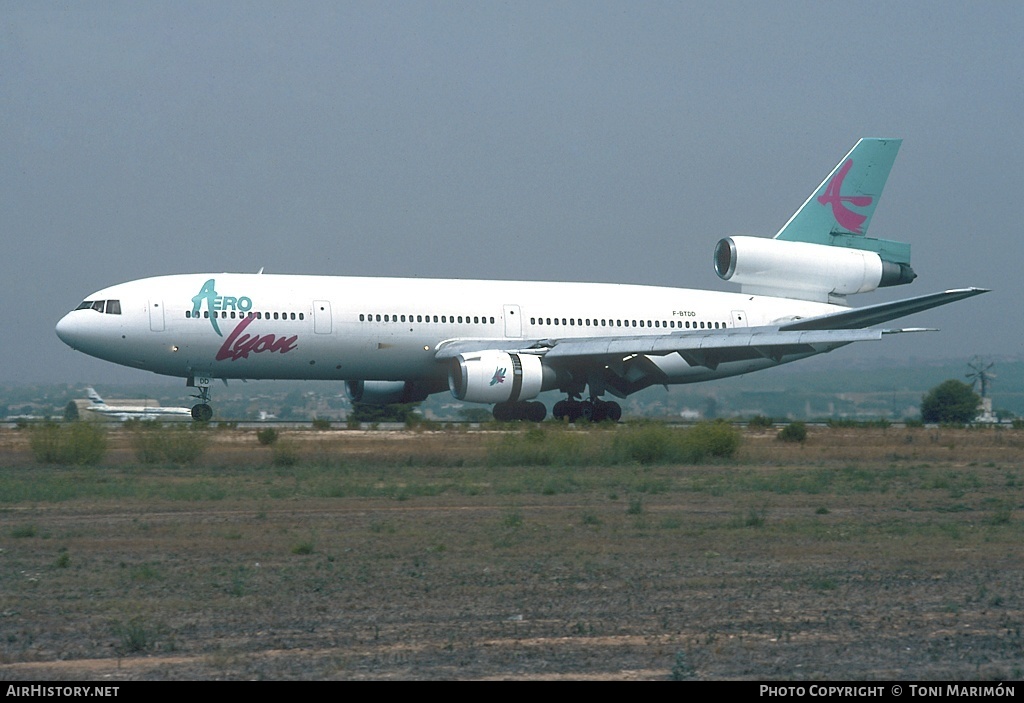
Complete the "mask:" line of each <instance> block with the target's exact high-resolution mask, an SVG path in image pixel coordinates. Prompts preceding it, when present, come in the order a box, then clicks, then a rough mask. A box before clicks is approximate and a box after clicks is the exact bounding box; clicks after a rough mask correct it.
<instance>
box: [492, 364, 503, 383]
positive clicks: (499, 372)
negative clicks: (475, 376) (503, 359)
mask: <svg viewBox="0 0 1024 703" xmlns="http://www.w3.org/2000/svg"><path fill="white" fill-rule="evenodd" d="M504 382H505V369H503V368H496V369H494V376H492V377H491V383H490V385H492V386H494V385H497V384H499V383H504Z"/></svg>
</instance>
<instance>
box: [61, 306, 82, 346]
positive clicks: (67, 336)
mask: <svg viewBox="0 0 1024 703" xmlns="http://www.w3.org/2000/svg"><path fill="white" fill-rule="evenodd" d="M78 317H79V318H80V317H81V316H78ZM56 330H57V336H58V337H60V341H62V342H64V343H65V344H67V345H68V346H69V347H71V348H72V349H78V345H79V343H80V342H81V337H82V325H81V320H80V319H76V316H75V313H74V312H69V313H68V314H67V315H65V316H64V317H62V318H60V321H59V322H57V328H56Z"/></svg>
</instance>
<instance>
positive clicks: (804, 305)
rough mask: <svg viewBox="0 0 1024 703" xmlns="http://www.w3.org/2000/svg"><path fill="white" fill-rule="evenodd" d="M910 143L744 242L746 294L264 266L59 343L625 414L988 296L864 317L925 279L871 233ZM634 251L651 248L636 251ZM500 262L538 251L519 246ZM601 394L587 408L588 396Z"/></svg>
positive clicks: (520, 412)
mask: <svg viewBox="0 0 1024 703" xmlns="http://www.w3.org/2000/svg"><path fill="white" fill-rule="evenodd" d="M900 144H901V140H899V139H861V140H860V141H859V142H857V144H856V145H855V146H854V147H853V149H852V150H851V151H850V152H849V153H848V154H847V155H846V156H844V157H843V159H842V160H841V161H840V162H839V164H837V165H836V167H835V168H834V169H833V170H832V172H831V173H830V174H829V175H828V177H826V178H825V180H824V181H823V182H822V183H821V185H819V186H818V188H817V189H816V190H815V191H814V192H813V193H811V196H810V197H809V198H807V200H806V201H805V202H804V204H803V205H802V206H801V207H800V209H799V210H797V212H796V214H794V215H793V217H791V218H790V220H789V221H788V222H787V223H786V224H785V225H784V226H783V227H782V229H781V230H780V231H779V232H778V234H776V235H775V237H774V238H772V239H766V238H761V237H745V236H743V237H741V236H736V237H728V238H725V239H722V240H721V241H719V242H718V245H717V246H716V247H715V252H714V265H715V271H716V272H717V273H718V276H719V277H720V278H722V279H723V280H727V281H731V282H733V283H738V284H740V290H741V292H740V293H723V292H718V291H707V290H691V289H683V288H662V287H653V286H640V285H615V284H607V283H551V282H522V281H480V280H461V279H446V280H437V279H433V280H432V279H420V278H362V277H361V278H356V277H337V276H277V275H261V274H228V273H223V274H213V273H204V274H182V275H173V276H160V277H156V278H145V279H141V280H137V281H131V282H128V283H122V284H119V285H115V286H112V287H110V288H105V289H103V290H100V291H97V292H96V293H93V294H92V295H90V296H88V297H87V298H86V299H85V301H83V302H82V303H81V304H80V305H79V306H78V307H77V308H76V309H75V310H72V311H71V312H69V313H68V314H66V315H65V316H64V317H63V318H62V319H61V320H60V322H58V323H57V336H59V337H60V338H61V339H62V340H63V341H64V342H65V343H66V344H68V345H69V346H71V347H72V348H74V349H77V350H79V351H82V352H85V353H86V354H89V355H91V356H95V357H98V358H100V359H106V360H107V361H112V362H114V363H118V364H123V365H125V366H131V367H134V368H139V369H146V370H149V371H154V372H156V373H160V374H166V375H169V376H181V377H184V378H185V379H187V381H186V383H187V385H188V386H190V387H198V388H199V394H198V395H197V396H196V397H197V398H198V399H199V403H198V404H196V405H195V406H194V407H193V408H192V410H191V413H192V417H194V418H197V419H203V420H207V419H209V418H210V417H212V415H213V409H212V408H211V407H210V405H209V398H210V393H209V390H210V383H211V382H212V381H213V380H214V379H218V378H219V379H225V380H226V379H229V378H240V379H250V378H252V379H258V378H267V379H325V380H343V381H345V386H346V390H347V391H348V394H349V397H351V398H352V399H353V400H355V401H360V402H363V403H378V404H386V403H400V402H410V401H416V400H423V399H424V398H426V397H427V396H428V395H429V394H431V393H438V392H441V391H444V390H450V391H451V393H452V395H454V396H455V398H457V399H459V400H465V401H469V402H474V403H487V404H494V411H493V412H494V416H495V417H496V418H498V419H503V420H511V419H529V420H534V421H537V420H542V419H543V418H544V416H545V415H546V414H547V409H546V408H545V407H544V405H543V404H542V403H539V402H537V401H534V400H533V399H534V398H536V397H537V396H538V395H539V394H540V393H541V392H542V391H547V390H559V391H561V392H562V393H564V394H565V396H566V398H565V400H561V401H559V402H557V403H555V405H554V408H553V413H554V416H555V417H556V418H559V419H562V418H568V419H569V420H572V421H576V420H600V419H605V418H608V419H612V420H617V419H619V416H620V415H621V413H622V410H621V408H620V407H619V405H618V403H615V402H608V401H605V400H602V399H601V397H602V396H603V395H605V394H606V393H608V394H611V395H613V396H616V397H619V398H625V397H626V396H628V395H629V394H631V393H635V392H636V391H639V390H641V389H644V388H647V387H649V386H653V385H668V384H676V383H693V382H697V381H707V380H711V379H716V378H724V377H726V376H735V375H738V374H744V373H749V372H751V371H758V370H761V369H766V368H770V367H773V366H778V365H779V364H783V363H788V362H790V361H796V360H798V359H803V358H806V357H809V356H813V355H815V354H821V353H823V352H829V351H832V350H833V349H838V348H839V347H842V346H845V345H847V344H850V343H852V342H861V341H869V340H878V339H881V338H882V336H883V335H886V334H892V333H896V332H916V331H921V330H920V329H918V328H908V329H882V328H878V327H871V326H872V325H880V324H882V323H885V322H888V321H890V320H895V319H897V318H901V317H904V316H906V315H910V314H912V313H916V312H921V311H922V310H928V309H930V308H934V307H937V306H939V305H945V304H947V303H952V302H954V301H957V300H962V299H964V298H969V297H971V296H975V295H978V294H979V293H984V292H985V290H983V289H981V288H961V289H956V290H947V291H943V292H939V293H932V294H929V295H923V296H919V297H915V298H907V299H904V300H897V301H894V302H889V303H880V304H876V305H869V306H866V307H861V308H851V307H849V306H848V304H847V296H849V295H853V294H856V293H863V292H867V291H872V290H875V289H876V288H880V287H884V286H894V285H903V284H907V283H910V282H911V281H913V280H914V278H915V277H916V274H915V273H914V271H913V269H911V267H910V245H909V244H905V243H902V242H894V241H889V240H885V239H875V238H869V237H867V236H866V232H867V230H868V225H869V224H870V223H871V217H872V215H873V214H874V211H875V207H876V206H877V204H878V198H879V196H880V195H881V193H882V187H883V186H884V185H885V181H886V179H887V178H888V176H889V170H890V169H891V168H892V165H893V162H894V161H895V159H896V153H897V151H898V150H899V147H900ZM629 253H630V255H633V256H636V255H638V254H642V253H643V249H642V247H638V248H634V249H633V250H632V251H631V252H629ZM496 255H497V256H500V257H504V258H515V257H520V258H522V257H528V256H529V255H530V254H529V252H523V251H520V250H518V249H517V248H516V242H514V241H512V242H507V243H505V245H504V246H503V249H502V251H500V252H499V253H498V254H496ZM584 397H586V399H584Z"/></svg>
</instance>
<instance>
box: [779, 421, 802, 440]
mask: <svg viewBox="0 0 1024 703" xmlns="http://www.w3.org/2000/svg"><path fill="white" fill-rule="evenodd" d="M778 439H779V441H781V442H800V443H803V442H806V441H807V425H805V424H804V423H802V422H799V421H797V422H791V423H789V424H788V425H786V426H785V427H783V428H782V429H781V430H779V434H778Z"/></svg>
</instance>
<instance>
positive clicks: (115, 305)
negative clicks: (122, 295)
mask: <svg viewBox="0 0 1024 703" xmlns="http://www.w3.org/2000/svg"><path fill="white" fill-rule="evenodd" d="M75 310H95V311H96V312H106V313H107V314H108V315H120V314H121V301H120V300H83V301H82V302H81V304H80V305H79V306H78V307H77V308H75Z"/></svg>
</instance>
